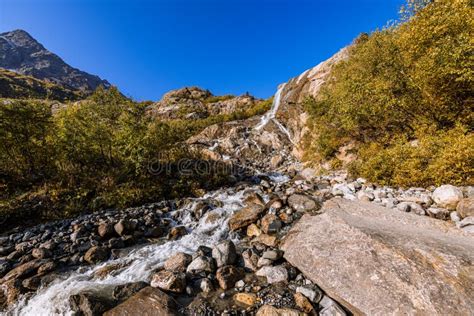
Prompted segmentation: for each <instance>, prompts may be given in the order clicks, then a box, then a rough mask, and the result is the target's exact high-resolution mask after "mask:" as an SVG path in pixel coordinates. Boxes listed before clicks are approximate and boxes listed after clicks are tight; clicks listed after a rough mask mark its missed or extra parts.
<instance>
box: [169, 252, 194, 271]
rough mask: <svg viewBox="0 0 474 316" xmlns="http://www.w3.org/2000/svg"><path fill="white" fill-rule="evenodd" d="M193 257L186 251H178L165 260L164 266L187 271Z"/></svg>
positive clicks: (172, 269)
mask: <svg viewBox="0 0 474 316" xmlns="http://www.w3.org/2000/svg"><path fill="white" fill-rule="evenodd" d="M192 259H193V257H192V256H191V255H189V254H187V253H184V252H178V253H176V254H175V255H173V256H172V257H170V258H169V259H168V260H166V261H165V264H164V267H165V269H166V270H168V271H172V272H185V271H186V268H187V266H188V265H189V264H190V263H191V261H192Z"/></svg>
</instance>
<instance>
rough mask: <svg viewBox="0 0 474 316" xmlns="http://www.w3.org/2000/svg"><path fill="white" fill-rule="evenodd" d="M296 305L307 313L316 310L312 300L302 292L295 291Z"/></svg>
mask: <svg viewBox="0 0 474 316" xmlns="http://www.w3.org/2000/svg"><path fill="white" fill-rule="evenodd" d="M293 298H294V299H295V304H296V306H297V307H298V308H299V309H300V310H302V311H303V312H305V313H308V314H309V313H311V312H313V311H314V307H313V305H312V304H311V302H310V301H309V300H308V299H307V298H306V296H304V295H303V294H301V293H295V294H294V295H293Z"/></svg>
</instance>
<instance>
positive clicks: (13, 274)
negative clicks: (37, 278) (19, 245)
mask: <svg viewBox="0 0 474 316" xmlns="http://www.w3.org/2000/svg"><path fill="white" fill-rule="evenodd" d="M45 262H46V261H45V260H41V259H35V260H32V261H30V262H27V263H24V264H22V265H20V266H18V267H16V268H15V269H13V270H11V271H10V272H8V273H7V274H6V275H5V276H4V277H3V279H2V280H0V281H2V282H5V281H9V280H14V279H24V278H27V277H29V276H33V275H34V274H36V272H37V270H38V268H39V267H40V266H41V265H43V264H44V263H45Z"/></svg>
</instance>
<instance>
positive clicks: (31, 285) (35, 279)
mask: <svg viewBox="0 0 474 316" xmlns="http://www.w3.org/2000/svg"><path fill="white" fill-rule="evenodd" d="M21 284H22V286H23V287H24V288H26V289H28V290H31V291H36V290H37V289H38V288H39V287H40V285H41V277H40V276H37V275H35V276H32V277H31V278H28V279H25V280H23V282H22V283H21Z"/></svg>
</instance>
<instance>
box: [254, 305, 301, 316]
mask: <svg viewBox="0 0 474 316" xmlns="http://www.w3.org/2000/svg"><path fill="white" fill-rule="evenodd" d="M303 315H304V314H303V313H300V312H298V311H297V310H294V309H290V308H276V307H273V306H270V305H263V306H262V307H260V308H259V309H258V311H257V313H256V314H255V316H303Z"/></svg>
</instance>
